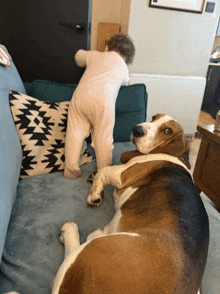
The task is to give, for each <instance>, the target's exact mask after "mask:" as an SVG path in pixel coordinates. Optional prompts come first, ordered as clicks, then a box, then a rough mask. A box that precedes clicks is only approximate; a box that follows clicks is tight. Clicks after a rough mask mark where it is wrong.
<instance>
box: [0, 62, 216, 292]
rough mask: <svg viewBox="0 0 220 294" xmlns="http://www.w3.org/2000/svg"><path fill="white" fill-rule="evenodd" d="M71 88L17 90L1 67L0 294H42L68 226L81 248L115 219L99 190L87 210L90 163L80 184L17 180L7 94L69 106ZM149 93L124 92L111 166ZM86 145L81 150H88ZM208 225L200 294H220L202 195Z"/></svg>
mask: <svg viewBox="0 0 220 294" xmlns="http://www.w3.org/2000/svg"><path fill="white" fill-rule="evenodd" d="M75 88H76V85H74V84H58V83H54V82H51V81H42V80H37V81H33V82H32V83H23V82H22V80H21V78H20V76H19V73H18V71H17V69H16V67H15V65H14V64H13V63H12V67H4V66H1V65H0V138H1V140H0V164H1V169H0V259H1V258H2V259H1V264H0V294H3V293H6V292H9V291H13V290H15V291H17V292H19V293H21V294H30V293H31V294H39V293H41V294H48V293H50V283H51V281H52V280H53V278H54V276H55V274H56V272H57V270H58V268H59V266H60V264H61V263H62V261H63V257H64V248H63V245H62V244H61V243H60V241H59V232H60V228H61V226H62V224H63V223H64V222H65V221H66V220H69V219H71V220H73V221H75V222H76V223H77V225H78V226H79V233H80V241H81V242H84V241H85V240H86V237H87V235H88V234H89V233H91V232H92V231H94V230H96V229H98V228H100V229H102V228H103V227H104V226H105V225H107V224H108V223H109V222H110V220H111V219H112V217H113V215H114V203H113V199H112V191H113V187H106V188H105V198H104V200H103V202H102V205H101V206H100V207H99V208H96V209H92V208H89V207H87V206H86V198H87V195H88V193H89V191H90V188H91V185H90V184H89V183H87V182H86V179H87V177H88V175H89V174H90V172H91V171H93V169H94V168H95V166H96V164H95V161H93V162H91V163H88V164H85V165H82V166H81V170H82V175H81V177H79V178H77V179H75V180H70V179H67V178H64V176H63V171H57V172H53V173H46V174H39V175H36V176H30V177H26V178H25V179H19V177H20V169H21V164H22V156H23V155H22V148H21V144H20V141H19V137H18V132H17V129H16V126H15V123H14V120H13V117H12V113H11V109H10V106H9V91H12V90H13V91H16V92H18V93H23V94H27V95H29V96H31V97H35V98H37V99H39V100H44V101H45V100H48V101H54V102H60V101H65V100H70V99H71V97H72V93H73V91H74V89H75ZM146 109H147V92H146V88H145V86H144V85H142V84H136V85H131V86H126V87H122V88H121V89H120V91H119V95H118V99H117V104H116V123H115V128H114V141H115V143H114V150H113V164H120V155H121V153H123V152H124V151H127V150H133V149H134V146H133V145H132V144H131V143H130V142H129V138H130V132H131V129H132V127H133V126H134V125H135V124H137V123H140V122H142V121H145V120H146ZM89 142H90V141H89V138H88V139H87V143H88V145H87V149H88V152H90V153H91V154H92V155H93V156H95V154H94V150H93V149H92V147H91V146H90V144H89ZM202 197H203V201H204V204H205V207H206V209H207V212H208V215H209V220H210V246H209V253H208V261H207V266H206V270H205V274H204V278H203V283H202V289H203V292H202V293H205V294H217V293H220V268H219V266H220V256H219V254H220V247H219V244H220V242H219V240H220V217H219V212H218V211H217V210H216V208H215V207H214V204H213V203H212V202H211V201H210V200H209V199H208V198H207V197H206V196H205V195H203V196H202Z"/></svg>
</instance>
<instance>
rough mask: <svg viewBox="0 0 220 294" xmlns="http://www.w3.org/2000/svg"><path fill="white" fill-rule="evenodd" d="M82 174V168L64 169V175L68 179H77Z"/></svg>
mask: <svg viewBox="0 0 220 294" xmlns="http://www.w3.org/2000/svg"><path fill="white" fill-rule="evenodd" d="M80 175H81V170H80V169H74V170H70V169H68V168H66V169H65V171H64V177H65V178H68V179H75V178H77V177H79V176H80Z"/></svg>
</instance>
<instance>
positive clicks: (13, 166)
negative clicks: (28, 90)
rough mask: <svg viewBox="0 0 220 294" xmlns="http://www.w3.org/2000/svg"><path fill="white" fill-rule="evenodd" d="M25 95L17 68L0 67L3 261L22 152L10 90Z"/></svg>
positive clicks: (0, 246) (0, 241)
mask: <svg viewBox="0 0 220 294" xmlns="http://www.w3.org/2000/svg"><path fill="white" fill-rule="evenodd" d="M10 90H16V91H20V92H22V93H25V89H24V86H23V83H22V81H21V78H20V76H19V74H18V72H17V69H16V67H15V65H14V64H13V62H12V66H11V67H8V66H3V65H0V138H1V140H0V166H1V168H0V187H1V188H0V260H1V257H2V251H3V247H4V242H5V237H6V233H7V227H8V223H9V218H10V214H11V209H12V205H13V202H14V200H15V195H16V189H17V184H18V179H19V174H20V168H21V160H22V150H21V145H20V141H19V138H18V134H17V131H16V127H15V124H14V121H13V118H12V114H11V110H10V106H9V91H10Z"/></svg>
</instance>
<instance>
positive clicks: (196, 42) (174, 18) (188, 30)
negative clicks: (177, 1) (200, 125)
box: [128, 0, 220, 135]
mask: <svg viewBox="0 0 220 294" xmlns="http://www.w3.org/2000/svg"><path fill="white" fill-rule="evenodd" d="M214 2H216V7H215V12H214V13H206V12H205V7H206V1H205V4H204V9H203V13H202V14H197V13H189V12H183V11H176V10H167V9H159V8H151V7H149V1H146V0H138V1H137V0H131V8H130V20H129V31H128V33H129V35H130V36H131V37H132V39H133V41H134V43H135V46H136V56H135V59H134V62H133V64H132V65H131V66H129V69H130V72H131V83H137V82H141V83H145V84H146V86H147V91H148V111H147V117H148V120H149V119H150V118H151V116H152V115H154V114H155V113H157V112H162V113H166V114H168V115H171V116H173V117H174V118H175V119H176V120H178V121H179V122H180V123H181V124H182V125H183V127H184V130H185V132H186V133H187V134H192V135H193V133H194V131H195V129H196V125H197V121H198V117H199V112H200V109H201V104H202V100H203V94H204V89H205V84H206V79H205V78H206V73H207V69H208V63H209V58H210V54H211V51H212V46H213V42H214V38H215V34H216V29H217V25H218V20H219V15H220V3H219V2H220V1H218V0H214ZM194 85H195V87H194Z"/></svg>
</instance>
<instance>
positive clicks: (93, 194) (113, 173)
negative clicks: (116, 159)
mask: <svg viewBox="0 0 220 294" xmlns="http://www.w3.org/2000/svg"><path fill="white" fill-rule="evenodd" d="M125 169H126V166H125V165H115V166H107V167H104V168H102V169H101V170H100V171H98V173H97V174H96V175H95V178H94V182H93V185H92V188H91V191H90V194H89V196H88V198H87V204H88V205H89V206H92V207H95V206H99V205H100V204H101V202H102V198H103V197H102V195H103V189H104V187H105V186H108V185H112V186H114V187H116V188H118V189H121V188H122V182H121V173H122V171H124V170H125Z"/></svg>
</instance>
